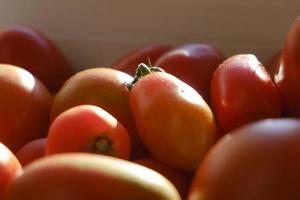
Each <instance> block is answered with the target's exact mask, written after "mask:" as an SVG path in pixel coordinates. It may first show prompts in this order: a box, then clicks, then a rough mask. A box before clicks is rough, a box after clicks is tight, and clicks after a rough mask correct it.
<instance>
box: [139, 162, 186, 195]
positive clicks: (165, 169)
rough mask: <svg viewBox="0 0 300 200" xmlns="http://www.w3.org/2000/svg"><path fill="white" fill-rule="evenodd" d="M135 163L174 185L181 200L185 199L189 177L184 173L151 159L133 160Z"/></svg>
mask: <svg viewBox="0 0 300 200" xmlns="http://www.w3.org/2000/svg"><path fill="white" fill-rule="evenodd" d="M134 162H135V163H138V164H140V165H143V166H145V167H148V168H150V169H153V170H154V171H156V172H158V173H160V174H161V175H163V176H164V177H166V178H167V179H168V180H169V181H171V183H173V184H174V186H175V187H176V189H177V191H178V192H179V193H180V196H181V198H182V199H186V195H187V193H188V189H189V186H190V182H191V177H190V175H189V174H187V173H186V172H185V171H181V170H177V169H175V168H173V167H171V166H168V165H165V164H164V163H162V162H160V161H158V160H157V159H153V158H144V159H139V160H135V161H134Z"/></svg>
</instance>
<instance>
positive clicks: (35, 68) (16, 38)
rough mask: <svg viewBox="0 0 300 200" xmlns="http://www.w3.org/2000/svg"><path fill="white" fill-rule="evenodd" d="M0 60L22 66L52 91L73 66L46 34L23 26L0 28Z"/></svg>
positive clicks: (71, 72) (68, 74) (61, 82)
mask: <svg viewBox="0 0 300 200" xmlns="http://www.w3.org/2000/svg"><path fill="white" fill-rule="evenodd" d="M0 63H7V64H12V65H16V66H20V67H22V68H25V69H26V70H28V71H29V72H30V73H32V74H33V75H34V76H36V77H37V78H38V79H40V80H41V81H42V82H43V83H44V84H45V85H46V87H47V88H48V89H49V91H50V92H52V93H55V92H56V91H57V90H58V89H59V88H60V87H61V85H62V84H63V83H64V82H65V81H66V80H67V78H69V77H70V76H71V75H72V74H74V72H75V71H74V68H73V67H72V66H71V65H70V64H69V62H68V61H67V59H66V58H65V57H64V56H63V55H62V53H61V52H60V51H59V50H58V49H57V48H56V47H55V46H54V44H53V43H52V42H51V41H50V40H49V39H47V38H46V36H45V35H43V34H42V33H40V32H38V31H37V30H34V29H32V28H30V27H25V26H6V27H2V29H0Z"/></svg>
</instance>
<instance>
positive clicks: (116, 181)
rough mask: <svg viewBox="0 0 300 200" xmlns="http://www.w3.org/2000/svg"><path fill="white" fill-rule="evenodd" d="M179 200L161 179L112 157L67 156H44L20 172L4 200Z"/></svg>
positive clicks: (162, 178) (176, 194)
mask: <svg viewBox="0 0 300 200" xmlns="http://www.w3.org/2000/svg"><path fill="white" fill-rule="evenodd" d="M19 199H30V200H42V199H47V200H66V199H72V200H86V199H105V200H120V199H122V200H133V199H143V200H180V196H179V194H178V192H177V191H176V189H175V187H174V186H173V185H172V184H171V183H170V182H169V181H168V180H167V179H166V178H164V177H163V176H161V175H160V174H158V173H156V172H154V171H153V170H150V169H147V168H145V167H143V166H140V165H137V164H134V163H132V162H128V161H125V160H121V159H116V158H113V157H108V156H103V155H95V154H86V153H85V154H83V153H80V154H79V153H73V154H71V153H68V154H59V155H53V156H48V157H45V158H43V159H40V160H38V161H36V162H33V163H32V164H30V165H28V166H27V167H26V168H24V173H23V174H22V175H21V176H19V177H18V178H17V179H16V180H15V181H14V183H13V184H12V185H11V187H10V189H9V191H8V193H7V195H6V198H5V200H19Z"/></svg>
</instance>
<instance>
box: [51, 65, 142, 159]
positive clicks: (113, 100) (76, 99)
mask: <svg viewBox="0 0 300 200" xmlns="http://www.w3.org/2000/svg"><path fill="white" fill-rule="evenodd" d="M132 79H133V78H132V77H131V76H130V75H128V74H126V73H124V72H121V71H119V70H115V69H110V68H91V69H86V70H83V71H81V72H78V73H77V74H76V75H74V76H72V77H71V78H70V79H69V80H68V81H67V82H66V83H65V85H64V86H63V87H62V88H61V90H60V91H59V92H58V93H57V94H56V96H55V98H54V101H53V105H52V109H51V121H53V120H54V118H55V117H57V116H58V115H59V114H60V113H62V112H63V111H65V110H67V109H69V108H72V107H74V106H78V105H82V104H91V105H95V106H99V107H101V108H103V109H104V110H105V111H107V112H109V113H110V114H111V115H113V116H114V117H115V118H116V119H117V120H118V121H119V122H120V123H121V124H122V125H123V126H124V127H125V128H126V130H127V131H128V134H129V136H130V141H131V151H132V155H131V158H132V159H138V158H144V157H146V156H147V151H146V148H145V147H144V145H143V144H142V142H141V141H140V139H139V137H138V133H137V130H136V127H135V124H134V119H133V116H132V112H131V110H130V107H129V91H128V89H127V87H126V84H127V83H129V82H131V81H132Z"/></svg>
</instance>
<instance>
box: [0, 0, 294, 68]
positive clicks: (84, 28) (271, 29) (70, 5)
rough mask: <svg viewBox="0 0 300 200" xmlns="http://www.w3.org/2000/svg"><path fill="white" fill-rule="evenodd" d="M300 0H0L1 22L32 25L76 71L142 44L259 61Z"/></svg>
mask: <svg viewBox="0 0 300 200" xmlns="http://www.w3.org/2000/svg"><path fill="white" fill-rule="evenodd" d="M298 14H300V2H299V0H289V1H283V0H263V1H260V0H252V1H249V0H227V1H225V0H185V1H183V0H151V1H150V0H149V1H148V0H84V1H83V0H26V1H24V0H0V26H5V25H12V24H21V25H27V26H32V27H34V28H36V29H38V30H40V31H42V32H43V33H44V34H46V35H47V36H48V37H49V38H50V39H52V40H53V41H54V42H55V44H56V45H57V46H58V47H59V48H60V49H61V50H62V51H63V52H64V54H65V55H66V56H67V57H68V58H69V59H70V60H71V62H72V63H73V64H74V65H75V66H76V67H77V68H78V69H84V68H88V67H95V66H106V65H109V64H111V63H112V62H113V61H115V60H116V59H118V58H119V57H120V56H122V55H123V54H125V53H127V52H128V51H130V50H133V49H134V48H137V47H140V46H141V45H144V44H147V43H153V42H158V43H166V44H172V45H180V44H186V43H196V42H197V43H209V44H212V45H214V46H215V47H217V48H219V49H220V50H221V51H222V52H223V53H224V54H225V55H226V56H231V55H233V54H237V53H253V54H255V55H256V56H257V57H258V58H259V59H260V60H261V61H262V62H264V61H265V60H266V59H268V58H269V57H270V56H271V55H272V54H274V53H275V52H276V51H277V50H279V49H280V48H281V47H282V44H283V42H284V38H285V36H286V33H287V31H288V29H289V27H290V25H291V23H292V22H293V20H294V19H295V18H296V16H297V15H298Z"/></svg>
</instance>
